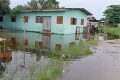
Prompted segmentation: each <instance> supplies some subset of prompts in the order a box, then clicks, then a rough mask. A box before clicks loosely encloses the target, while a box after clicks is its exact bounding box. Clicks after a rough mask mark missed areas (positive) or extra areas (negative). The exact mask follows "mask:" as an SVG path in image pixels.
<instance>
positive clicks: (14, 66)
mask: <svg viewBox="0 0 120 80" xmlns="http://www.w3.org/2000/svg"><path fill="white" fill-rule="evenodd" d="M0 36H3V38H6V39H7V41H8V42H7V44H8V46H9V47H10V48H11V49H13V53H12V56H11V57H9V54H7V55H5V56H6V57H7V59H6V60H8V61H7V62H5V61H4V62H3V61H1V60H0V63H1V64H0V71H1V72H0V75H3V76H4V77H3V78H2V79H3V80H13V79H16V78H20V79H21V78H22V80H27V79H26V77H30V76H31V75H30V73H31V72H30V70H31V68H30V66H31V65H33V66H35V67H34V69H35V70H34V71H36V72H38V71H39V70H38V68H39V67H40V66H44V65H47V64H48V63H49V58H46V57H45V56H44V52H41V53H42V54H41V53H40V52H39V50H40V51H57V52H61V51H62V50H64V48H66V47H69V46H71V45H75V44H79V42H80V41H81V40H89V36H88V35H87V36H86V35H85V34H76V35H75V34H72V35H56V34H53V35H50V34H47V35H46V34H39V33H32V32H26V33H24V32H1V33H0ZM25 36H26V37H25ZM2 60H3V59H2ZM3 64H4V65H3ZM34 71H32V72H34Z"/></svg>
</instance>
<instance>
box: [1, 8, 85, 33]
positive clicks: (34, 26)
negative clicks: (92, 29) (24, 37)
mask: <svg viewBox="0 0 120 80" xmlns="http://www.w3.org/2000/svg"><path fill="white" fill-rule="evenodd" d="M11 16H12V15H5V16H4V19H3V20H4V21H3V22H2V23H0V25H2V26H4V28H6V29H11V30H26V31H37V32H42V23H36V16H51V21H52V22H51V33H56V34H72V33H75V32H76V26H80V27H81V30H80V32H81V33H82V32H83V27H84V26H87V15H86V14H85V13H83V12H82V11H80V10H65V11H59V12H22V13H19V14H17V15H16V16H17V17H16V22H11ZM24 16H28V17H29V20H28V23H27V24H24V19H23V17H24ZM57 16H63V24H57V21H56V20H57ZM71 18H77V24H76V25H71V24H70V20H71ZM81 19H84V20H85V24H84V25H80V20H81Z"/></svg>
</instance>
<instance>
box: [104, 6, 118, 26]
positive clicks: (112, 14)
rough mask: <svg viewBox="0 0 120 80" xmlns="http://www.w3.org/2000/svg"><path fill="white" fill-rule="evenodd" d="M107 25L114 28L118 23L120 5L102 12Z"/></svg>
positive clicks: (109, 7)
mask: <svg viewBox="0 0 120 80" xmlns="http://www.w3.org/2000/svg"><path fill="white" fill-rule="evenodd" d="M104 14H105V17H106V19H107V21H108V22H109V23H113V24H114V26H115V27H116V26H117V24H118V23H120V5H110V6H108V7H107V10H105V12H104Z"/></svg>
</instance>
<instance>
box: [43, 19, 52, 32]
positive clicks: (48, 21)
mask: <svg viewBox="0 0 120 80" xmlns="http://www.w3.org/2000/svg"><path fill="white" fill-rule="evenodd" d="M43 32H44V33H50V32H51V17H43Z"/></svg>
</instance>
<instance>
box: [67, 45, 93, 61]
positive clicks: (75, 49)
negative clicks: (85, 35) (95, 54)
mask: <svg viewBox="0 0 120 80" xmlns="http://www.w3.org/2000/svg"><path fill="white" fill-rule="evenodd" d="M90 54H92V51H91V50H90V49H89V48H87V47H86V46H82V47H81V46H78V45H73V46H71V47H69V48H68V49H67V51H66V53H65V55H66V56H67V57H68V58H70V59H72V58H78V57H83V56H87V55H90Z"/></svg>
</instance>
